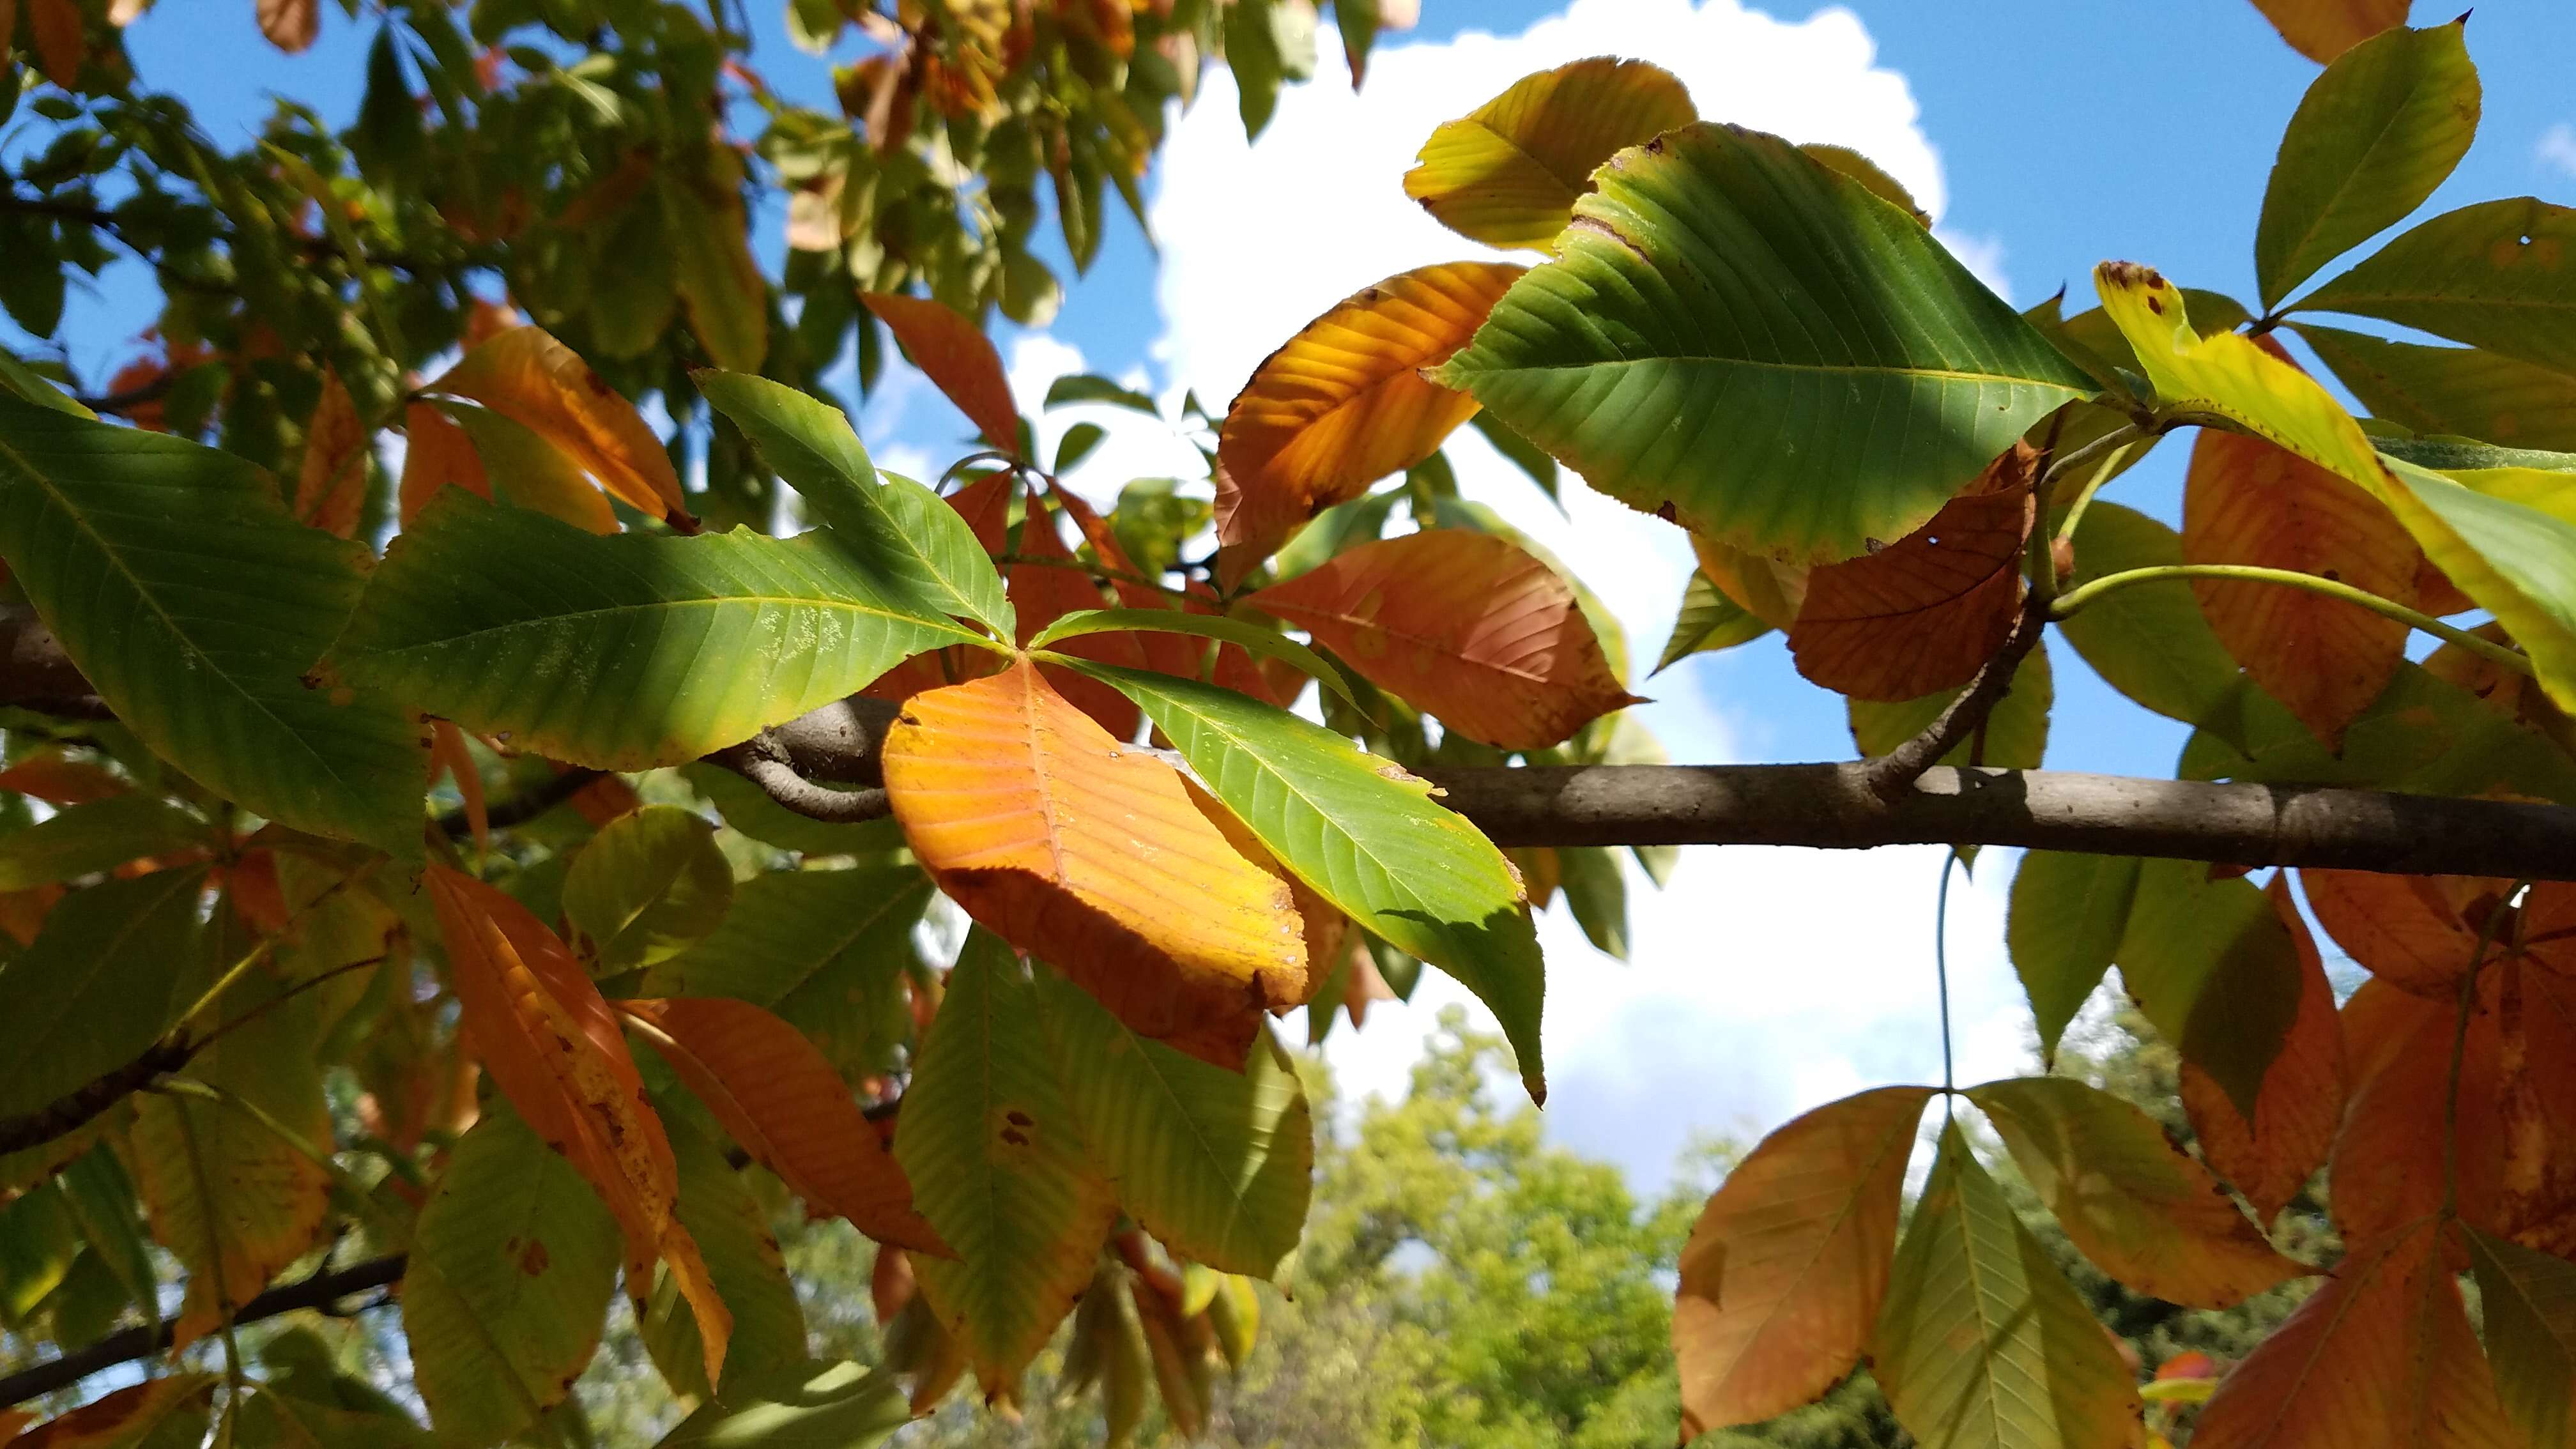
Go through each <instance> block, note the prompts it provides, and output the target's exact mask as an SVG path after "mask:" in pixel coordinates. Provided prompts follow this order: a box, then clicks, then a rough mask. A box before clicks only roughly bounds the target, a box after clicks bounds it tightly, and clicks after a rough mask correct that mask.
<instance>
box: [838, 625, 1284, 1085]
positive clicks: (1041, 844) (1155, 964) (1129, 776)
mask: <svg viewBox="0 0 2576 1449" xmlns="http://www.w3.org/2000/svg"><path fill="white" fill-rule="evenodd" d="M885 781H886V793H887V796H888V798H889V800H890V801H891V803H892V804H893V807H894V814H895V818H896V819H897V820H899V821H901V822H902V823H903V830H904V836H905V838H906V839H907V840H909V841H910V842H911V845H912V849H913V853H914V854H916V855H918V856H919V857H920V858H921V863H922V865H923V866H924V867H926V868H927V869H928V870H929V871H930V873H931V875H932V877H933V878H934V879H936V880H937V881H938V882H939V884H940V887H941V888H942V889H943V890H945V891H947V892H948V894H949V895H950V896H951V897H952V898H954V899H955V900H956V901H957V903H958V904H959V905H960V906H962V907H964V908H965V911H966V913H967V914H968V915H970V916H972V917H974V918H975V919H976V920H978V921H981V922H983V923H984V924H985V925H987V926H989V927H991V928H992V929H993V930H994V931H995V932H997V933H999V934H1000V935H1001V936H1002V938H1003V939H1005V940H1007V941H1009V942H1011V943H1012V944H1013V945H1015V946H1018V947H1020V948H1021V949H1023V950H1026V951H1031V952H1034V953H1036V954H1038V955H1041V956H1043V957H1045V958H1046V959H1047V960H1049V961H1051V962H1053V963H1055V964H1056V965H1057V966H1058V967H1059V968H1061V969H1062V970H1063V971H1064V973H1065V974H1066V975H1067V976H1069V977H1071V978H1072V979H1073V980H1074V981H1075V982H1076V983H1077V984H1079V985H1081V986H1082V987H1083V989H1085V990H1087V991H1089V992H1090V993H1091V994H1092V995H1093V996H1095V997H1097V998H1099V1000H1100V1002H1101V1004H1102V1005H1104V1006H1106V1007H1108V1008H1109V1009H1110V1011H1111V1012H1113V1013H1115V1014H1116V1015H1117V1016H1118V1018H1119V1019H1120V1020H1121V1021H1124V1022H1126V1023H1127V1025H1128V1026H1129V1027H1130V1028H1131V1029H1133V1030H1134V1031H1135V1032H1136V1033H1137V1034H1138V1035H1140V1036H1146V1037H1152V1038H1154V1039H1156V1040H1159V1041H1163V1042H1166V1043H1168V1044H1169V1045H1171V1046H1173V1047H1175V1048H1178V1049H1179V1050H1182V1051H1185V1052H1188V1053H1190V1054H1191V1055H1193V1056H1197V1057H1201V1058H1203V1059H1205V1060H1208V1061H1212V1062H1215V1063H1217V1064H1219V1065H1221V1066H1228V1067H1240V1066H1242V1064H1243V1060H1244V1055H1245V1053H1246V1052H1247V1051H1248V1050H1249V1049H1250V1048H1251V1045H1252V1040H1253V1037H1254V1035H1255V1034H1256V1033H1257V1032H1258V1031H1259V1029H1260V1022H1261V1014H1262V1013H1263V1012H1264V1011H1267V1010H1270V1009H1273V1008H1282V1007H1286V1006H1290V1005H1293V1004H1295V1003H1297V1002H1299V1001H1302V1000H1304V999H1305V997H1306V984H1307V971H1308V963H1307V960H1306V948H1305V941H1304V927H1303V922H1302V921H1301V920H1300V919H1299V917H1298V914H1297V911H1296V908H1295V905H1294V903H1293V902H1292V900H1291V897H1290V894H1289V890H1288V887H1287V885H1286V884H1285V883H1284V882H1283V881H1281V880H1279V879H1278V878H1277V877H1275V876H1272V875H1270V874H1269V873H1267V872H1265V871H1263V870H1262V869H1261V868H1260V867H1259V866H1258V865H1256V864H1254V863H1253V862H1252V861H1249V860H1247V859H1245V858H1244V857H1243V855H1242V854H1241V853H1239V852H1238V851H1236V850H1235V849H1234V847H1232V846H1231V845H1229V844H1227V842H1226V839H1225V836H1224V835H1223V834H1222V833H1221V832H1219V831H1218V829H1217V828H1216V827H1215V826H1214V825H1212V824H1210V823H1209V821H1208V819H1207V817H1206V816H1205V815H1204V814H1202V813H1200V810H1199V807H1198V806H1197V805H1196V804H1195V803H1194V802H1192V800H1191V799H1190V795H1189V792H1188V790H1187V789H1185V788H1184V785H1183V781H1182V778H1181V775H1180V773H1179V772H1178V771H1176V770H1174V769H1173V768H1172V767H1171V766H1169V765H1167V764H1165V763H1163V762H1162V761H1161V760H1160V759H1157V758H1155V757H1154V756H1153V755H1152V754H1150V753H1148V752H1146V751H1144V750H1141V749H1138V748H1136V747H1135V746H1132V745H1124V744H1121V743H1120V742H1118V741H1117V740H1115V739H1113V738H1111V737H1110V735H1109V733H1108V732H1107V731H1105V730H1103V729H1101V728H1100V726H1099V725H1097V724H1094V723H1093V722H1092V721H1091V718H1090V717H1089V716H1088V715H1085V714H1084V713H1083V712H1082V711H1081V710H1079V709H1077V708H1075V707H1074V706H1073V705H1072V704H1071V703H1069V702H1067V701H1066V700H1065V698H1064V697H1063V696H1062V695H1060V694H1058V693H1056V692H1055V690H1054V689H1052V688H1050V687H1049V686H1048V685H1047V683H1046V681H1045V680H1043V679H1041V678H1040V677H1039V676H1038V672H1037V668H1036V666H1035V665H1034V664H1032V663H1031V662H1030V661H1029V660H1028V659H1027V658H1025V657H1023V658H1021V659H1020V660H1018V661H1017V662H1016V663H1014V664H1012V665H1011V666H1010V667H1009V668H1007V669H1005V670H1003V671H1002V672H1001V673H999V674H996V675H993V676H991V677H989V678H986V679H978V680H974V681H972V682H970V683H966V684H958V685H950V686H948V687H946V688H942V689H933V690H926V691H924V692H922V693H920V694H916V695H914V696H912V697H911V698H910V699H908V700H906V701H905V702H904V706H903V714H902V716H901V717H900V718H899V719H898V720H897V721H896V722H895V725H894V727H893V728H892V729H890V730H888V731H887V732H886V741H885Z"/></svg>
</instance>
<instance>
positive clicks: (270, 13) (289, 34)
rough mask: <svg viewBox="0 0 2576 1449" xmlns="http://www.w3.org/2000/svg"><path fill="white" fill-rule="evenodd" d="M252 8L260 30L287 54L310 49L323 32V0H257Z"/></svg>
mask: <svg viewBox="0 0 2576 1449" xmlns="http://www.w3.org/2000/svg"><path fill="white" fill-rule="evenodd" d="M252 11H253V13H254V14H256V15H257V16H258V18H259V33H260V34H262V35H265V36H267V37H268V41H269V44H271V45H274V46H276V47H277V48H278V49H280V50H282V51H285V52H286V53H287V54H288V55H299V54H302V53H303V52H304V51H306V50H309V49H311V48H312V46H313V39H314V37H315V36H317V35H320V34H321V33H322V0H257V3H256V4H255V5H253V6H252Z"/></svg>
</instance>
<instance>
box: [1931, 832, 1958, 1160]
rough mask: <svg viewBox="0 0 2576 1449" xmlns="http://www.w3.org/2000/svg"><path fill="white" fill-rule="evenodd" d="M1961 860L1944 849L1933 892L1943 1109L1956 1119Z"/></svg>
mask: <svg viewBox="0 0 2576 1449" xmlns="http://www.w3.org/2000/svg"><path fill="white" fill-rule="evenodd" d="M1958 862H1959V850H1958V847H1956V846H1952V847H1951V848H1949V849H1948V850H1946V851H1943V852H1942V854H1941V886H1940V889H1938V890H1937V891H1935V892H1934V893H1933V896H1932V982H1933V985H1934V987H1935V988H1936V989H1937V990H1938V992H1939V994H1940V997H1941V1110H1942V1112H1943V1113H1944V1114H1946V1115H1947V1116H1948V1117H1949V1118H1950V1119H1951V1120H1954V1121H1955V1120H1956V1119H1957V1116H1958V1110H1957V1108H1956V1107H1955V1106H1954V1105H1952V1104H1953V1103H1954V1102H1955V1101H1956V1100H1957V1097H1958V1092H1959V1073H1958V1067H1957V1062H1956V1059H1955V1057H1954V1054H1953V1052H1952V1050H1951V1046H1950V874H1951V871H1950V867H1952V866H1954V865H1956V864H1958Z"/></svg>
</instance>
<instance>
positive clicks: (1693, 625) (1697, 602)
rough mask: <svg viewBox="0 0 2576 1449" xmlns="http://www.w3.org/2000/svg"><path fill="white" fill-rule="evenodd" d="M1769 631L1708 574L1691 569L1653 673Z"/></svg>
mask: <svg viewBox="0 0 2576 1449" xmlns="http://www.w3.org/2000/svg"><path fill="white" fill-rule="evenodd" d="M1770 632H1771V626H1770V625H1769V624H1766V623H1764V622H1763V621H1762V620H1761V619H1760V618H1758V617H1756V616H1755V615H1754V614H1753V613H1752V612H1751V611H1749V610H1747V609H1746V608H1745V607H1744V606H1743V605H1741V604H1739V603H1737V602H1735V601H1734V600H1733V599H1730V598H1728V597H1727V596H1726V595H1725V594H1723V593H1721V592H1719V591H1718V587H1717V585H1715V584H1713V583H1710V582H1709V578H1708V575H1707V574H1705V573H1702V572H1700V571H1698V570H1696V569H1694V570H1692V572H1691V576H1690V582H1689V583H1688V584H1686V585H1684V586H1683V589H1682V607H1681V612H1680V613H1679V614H1678V615H1676V616H1675V617H1674V619H1673V632H1672V636H1671V637H1670V638H1667V639H1666V640H1665V641H1664V651H1663V653H1662V654H1660V655H1658V656H1656V659H1655V668H1654V672H1655V673H1657V674H1661V673H1663V672H1664V671H1665V670H1667V669H1670V668H1672V667H1673V666H1674V665H1675V664H1678V663H1680V662H1681V661H1682V660H1684V659H1688V658H1689V657H1690V656H1692V655H1694V654H1709V653H1714V652H1716V651H1718V650H1721V649H1732V648H1734V647H1735V646H1736V645H1738V644H1749V643H1751V642H1752V641H1754V640H1756V639H1759V638H1761V637H1762V636H1763V635H1765V634H1768V633H1770Z"/></svg>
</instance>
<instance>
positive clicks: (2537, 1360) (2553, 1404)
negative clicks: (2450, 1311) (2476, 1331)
mask: <svg viewBox="0 0 2576 1449" xmlns="http://www.w3.org/2000/svg"><path fill="white" fill-rule="evenodd" d="M2460 1236H2461V1238H2462V1240H2463V1241H2464V1242H2465V1243H2466V1244H2467V1247H2468V1250H2469V1262H2470V1264H2471V1265H2472V1266H2473V1267H2474V1268H2475V1269H2476V1270H2477V1275H2478V1297H2479V1305H2480V1308H2481V1309H2482V1310H2483V1313H2484V1315H2485V1318H2486V1340H2487V1360H2488V1362H2489V1363H2491V1364H2492V1365H2493V1366H2494V1370H2495V1386H2496V1397H2497V1399H2498V1400H2499V1401H2500V1402H2501V1403H2502V1404H2503V1406H2504V1411H2505V1415H2506V1417H2508V1418H2510V1419H2511V1420H2512V1421H2513V1422H2514V1424H2515V1425H2516V1426H2517V1427H2519V1428H2520V1429H2521V1430H2522V1432H2523V1433H2524V1434H2525V1435H2526V1436H2528V1439H2529V1442H2530V1444H2531V1446H2532V1449H2566V1446H2567V1445H2568V1444H2569V1443H2570V1442H2571V1441H2572V1440H2576V1424H2571V1418H2570V1413H2569V1409H2570V1405H2571V1402H2576V1264H2570V1263H2569V1262H2568V1261H2567V1260H2566V1259H2564V1258H2561V1257H2558V1256H2556V1255H2554V1254H2550V1253H2542V1252H2536V1251H2534V1250H2532V1249H2530V1248H2526V1247H2524V1246H2523V1245H2522V1244H2520V1243H2517V1242H2514V1241H2512V1240H2511V1239H2509V1238H2499V1237H2496V1236H2494V1235H2492V1234H2489V1233H2482V1232H2479V1231H2478V1230H2477V1229H2475V1228H2463V1229H2461V1232H2460Z"/></svg>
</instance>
